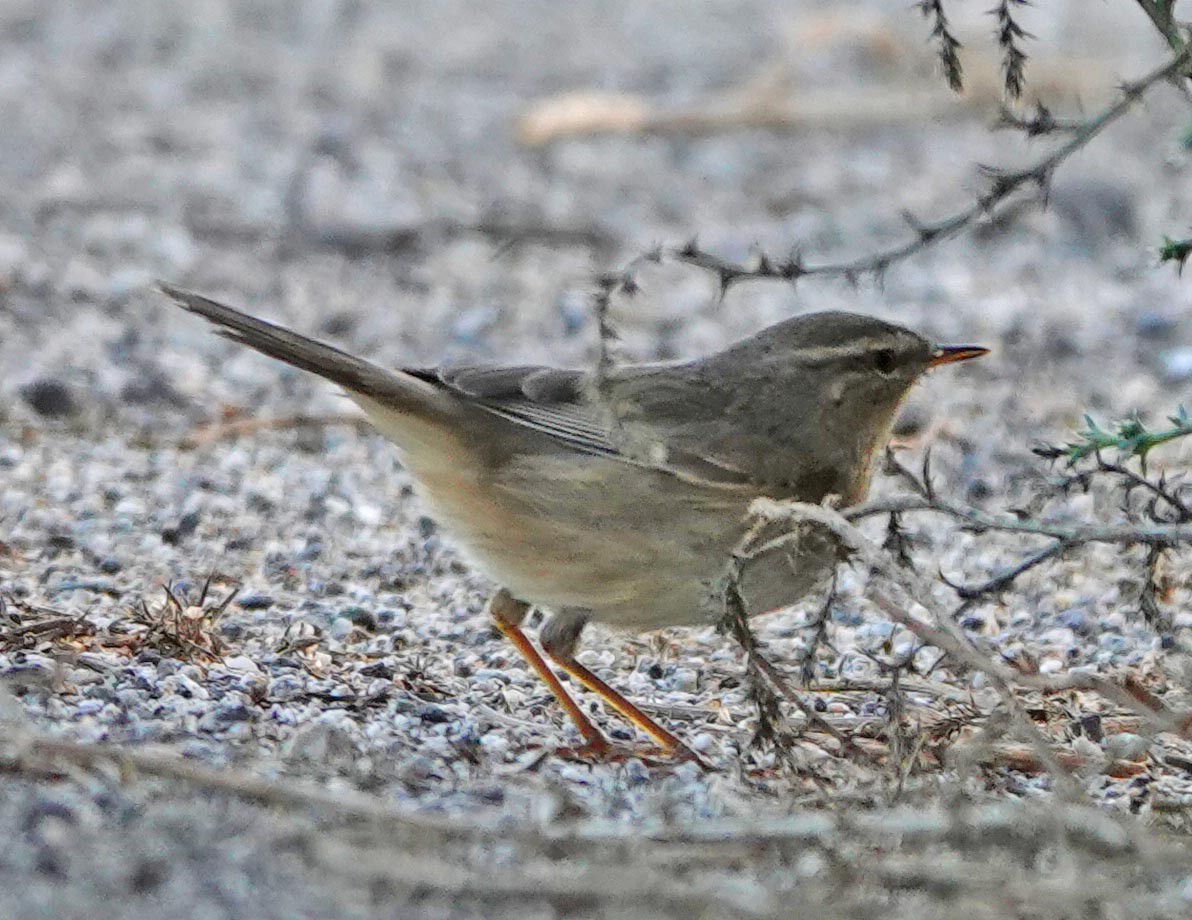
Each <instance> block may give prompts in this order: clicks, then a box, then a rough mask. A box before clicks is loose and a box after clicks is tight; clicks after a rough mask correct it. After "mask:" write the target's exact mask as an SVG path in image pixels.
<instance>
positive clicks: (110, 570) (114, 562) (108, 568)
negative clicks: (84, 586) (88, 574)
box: [99, 556, 124, 575]
mask: <svg viewBox="0 0 1192 920" xmlns="http://www.w3.org/2000/svg"><path fill="white" fill-rule="evenodd" d="M122 568H124V566H123V565H121V564H120V560H119V559H113V558H112V557H111V556H109V557H108V558H107V559H101V560H100V561H99V570H100V571H101V572H103V573H104V574H105V575H115V574H116V573H117V572H119V571H120V570H121V569H122Z"/></svg>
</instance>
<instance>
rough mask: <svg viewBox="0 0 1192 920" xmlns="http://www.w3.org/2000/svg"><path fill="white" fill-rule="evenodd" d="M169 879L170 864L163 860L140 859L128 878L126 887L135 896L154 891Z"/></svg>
mask: <svg viewBox="0 0 1192 920" xmlns="http://www.w3.org/2000/svg"><path fill="white" fill-rule="evenodd" d="M169 877H170V864H169V863H168V862H167V861H166V860H164V859H142V860H139V861H138V862H137V866H136V868H135V869H133V870H132V874H131V875H130V876H129V878H128V887H129V889H130V890H131V891H133V892H134V893H135V894H149V893H151V892H153V891H156V890H157V889H158V888H160V887H161V886H162V884H163V883H164V882H165V881H166V879H168V878H169Z"/></svg>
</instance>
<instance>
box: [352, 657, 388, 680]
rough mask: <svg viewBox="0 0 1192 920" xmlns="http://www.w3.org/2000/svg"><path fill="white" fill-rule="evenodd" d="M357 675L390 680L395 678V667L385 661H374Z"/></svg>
mask: <svg viewBox="0 0 1192 920" xmlns="http://www.w3.org/2000/svg"><path fill="white" fill-rule="evenodd" d="M357 673H359V674H360V675H361V676H362V677H379V678H382V679H384V680H389V679H391V678H392V677H393V673H394V671H393V667H392V666H391V665H389V664H386V663H385V662H384V661H374V662H373V663H372V664H366V665H365V666H364V667H362V668H361V669H360V670H359V671H358V672H357Z"/></svg>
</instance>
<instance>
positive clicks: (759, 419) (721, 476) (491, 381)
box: [159, 283, 988, 763]
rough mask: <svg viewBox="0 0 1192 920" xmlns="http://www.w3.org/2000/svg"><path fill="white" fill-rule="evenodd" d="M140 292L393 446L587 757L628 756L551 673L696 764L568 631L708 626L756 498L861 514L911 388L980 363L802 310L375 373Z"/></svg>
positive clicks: (777, 592)
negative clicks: (658, 342) (598, 354)
mask: <svg viewBox="0 0 1192 920" xmlns="http://www.w3.org/2000/svg"><path fill="white" fill-rule="evenodd" d="M159 286H160V289H161V290H162V292H163V293H164V294H166V295H167V296H168V297H169V298H171V299H172V300H173V301H174V302H175V303H176V304H177V305H178V306H180V307H182V308H183V309H185V310H187V311H189V312H191V313H193V314H197V315H198V316H200V317H202V318H204V319H205V320H207V321H209V322H210V323H212V324H213V325H214V326H215V327H216V331H217V332H218V333H220V334H221V335H223V336H226V337H227V338H229V339H231V340H232V341H235V342H239V343H241V344H244V345H247V346H249V347H250V348H254V349H256V350H257V351H259V352H261V353H262V354H265V355H268V356H269V357H272V358H275V359H277V360H280V361H283V362H285V363H286V364H289V365H292V366H294V367H297V368H300V369H302V370H305V371H309V372H311V373H313V374H316V375H318V376H320V377H322V378H324V379H326V380H328V381H330V382H331V383H334V384H337V385H338V386H339V387H341V388H342V389H343V390H344V391H345V392H346V394H347V396H348V397H349V398H351V399H352V400H353V401H354V402H355V403H356V404H357V405H358V406H359V407H360V408H361V409H362V410H363V412H364V414H365V416H367V418H368V420H369V421H370V422H371V424H372V425H373V426H374V427H375V428H376V429H377V430H378V431H379V432H380V433H381V434H383V435H384V436H385V437H386V438H388V439H389V440H390V441H392V442H393V443H394V444H395V445H396V446H397V449H398V452H399V459H400V460H401V462H402V465H403V466H404V467H405V469H406V470H407V472H408V473H409V475H410V477H411V478H412V480H413V481H414V484H415V489H416V491H417V492H418V493H419V494H420V496H421V498H422V500H423V501H424V502H425V503H426V505H427V508H428V510H429V512H430V514H431V516H432V517H433V518H435V519H436V520H437V521H438V522H439V523H440V524H441V525H443V526H444V528H445V530H446V531H447V532H448V533H449V534H451V535H452V536H453V537H454V538H455V540H456V541H457V542H458V543H459V544H460V545H461V548H462V550H463V551H464V554H465V556H467V557H468V558H470V560H471V561H472V562H473V563H474V564H475V565H476V566H477V567H478V568H479V569H480V570H482V571H483V572H485V573H486V574H487V575H488V576H489V577H490V578H491V579H492V580H493V581H494V582H495V583H496V586H497V587H496V589H495V591H494V592H493V594H492V596H491V598H490V599H489V602H488V604H487V609H488V613H489V615H490V617H491V619H492V622H493V624H494V625H495V626H496V628H497V629H498V630H499V631H500V632H501V633H502V634H503V635H504V636H506V637H507V638H508V639H509V641H510V642H512V644H513V645H514V647H515V648H516V649H517V651H518V652H519V653H520V654H521V655H522V656H523V657H524V659H525V660H526V662H527V663H528V664H529V665H530V667H531V668H532V669H533V670H534V671H535V672H536V673H537V675H538V676H539V677H540V678H541V679H542V680H543V681H544V682H545V683H546V685H547V686H548V687H549V689H550V691H551V692H552V694H553V695H554V696H555V698H556V699H557V700H558V702H559V703H560V705H561V706H562V707H563V709H564V710H565V711H566V713H567V715H568V716H569V717H570V718H571V720H572V722H574V724H575V726H576V728H577V729H578V731H579V734H580V736H581V738H582V743H581V744H580V745H579V746H577V747H572V748H566V747H560V751H567V752H569V753H570V754H572V755H574V756H576V757H578V758H580V759H583V760H588V761H593V762H597V761H602V760H609V759H615V758H618V757H624V756H629V755H630V754H632V749H631V750H630V751H629V752H628V753H627V752H626V750H625V748H624V746H623V745H619V744H617V743H614V742H613V741H612V740H610V739H609V738H608V737H607V736H606V735H605V734H604V732H602V731H601V729H600V728H599V727H598V726H597V725H596V724H595V722H594V721H593V720H592V719H591V718H590V717H589V715H588V714H587V713H586V712H584V710H583V709H581V707H580V706H579V704H578V703H577V702H576V701H575V699H574V697H573V696H572V695H571V693H570V692H569V690H568V689H567V687H566V685H564V683H563V682H562V680H561V679H560V677H559V675H558V674H557V673H556V672H555V670H554V669H553V668H552V667H551V664H550V662H553V663H554V664H555V665H556V666H557V667H558V668H559V670H561V671H562V672H563V673H564V674H566V675H568V676H569V677H570V678H571V679H573V680H574V681H576V682H577V683H578V684H579V685H580V686H581V687H584V688H586V689H587V690H589V691H591V692H593V693H595V694H596V695H597V696H598V697H600V698H601V699H602V700H603V701H604V702H605V703H607V704H608V705H609V706H610V707H611V708H612V709H613V710H615V711H616V712H618V713H619V714H620V715H621V716H622V717H624V718H625V719H626V720H627V721H628V722H629V723H631V724H632V725H634V726H636V727H637V728H638V729H640V730H641V731H642V732H644V733H645V734H646V735H647V736H649V737H650V738H651V739H652V740H653V742H654V743H655V744H656V745H658V748H659V752H660V753H661V754H662V755H664V756H665V757H668V758H672V759H673V760H675V761H676V762H681V761H684V760H694V761H697V762H701V763H702V761H700V759H699V757H698V756H697V755H696V753H695V752H694V751H693V750H692V749H691V748H690V747H689V746H687V745H686V744H685V743H684V742H683V741H682V740H681V739H680V738H679V737H678V736H676V735H675V734H673V733H672V732H671V731H669V730H668V729H667V728H665V727H663V726H662V725H659V724H658V722H657V721H655V720H654V719H652V718H651V717H650V716H648V715H647V714H646V713H644V712H643V711H642V710H641V709H640V708H638V707H637V706H636V705H635V704H634V703H633V702H631V701H630V700H628V699H627V698H626V697H625V696H624V695H623V694H621V693H620V692H618V691H617V690H615V689H614V688H613V687H611V686H610V685H609V684H607V683H606V682H605V681H604V680H603V679H602V678H600V677H599V676H598V675H596V674H595V673H593V672H592V671H591V670H590V669H589V668H587V667H586V666H584V665H583V664H582V663H580V662H579V661H578V659H577V657H576V650H577V648H578V644H579V640H580V637H581V634H582V633H583V630H584V628H585V626H586V625H587V624H589V623H590V622H598V623H602V624H604V625H606V626H610V627H613V628H619V629H623V630H629V631H636V632H642V631H649V630H655V629H660V628H663V627H671V626H699V625H707V624H711V623H716V622H717V621H718V620H719V619H720V617H721V615H722V612H723V602H724V601H723V576H724V573H725V572H726V570H727V566H728V563H729V561H730V557H731V554H732V552H733V550H734V548H735V547H736V546H737V545H738V543H739V542H740V540H741V539H742V537H743V536H744V534H745V533H746V532H747V530H748V528H749V526H750V522H749V508H750V505H751V504H752V503H753V502H754V501H755V500H756V499H758V498H770V499H774V500H797V501H805V502H821V501H824V500H825V499H827V498H828V497H829V496H836V497H837V498H836V500H837V501H838V502H839V504H840V505H841V506H849V505H854V504H856V503H858V502H860V501H862V500H863V499H864V498H865V496H866V494H867V492H868V490H869V485H870V480H871V478H872V475H873V471H874V466H875V460H876V457H877V456H878V454H879V453H880V452H881V450H882V449H883V448H884V447H885V445H886V443H887V441H888V440H889V437H890V432H891V429H892V426H893V423H894V419H895V416H896V414H897V410H898V408H899V406H900V404H901V403H902V401H903V399H904V398H905V397H906V395H907V393H908V392H909V391H910V389H911V387H912V386H913V385H914V383H915V382H916V381H917V380H918V379H920V378H921V377H922V376H923V374H924V373H926V372H927V371H928V370H931V369H933V368H938V367H941V366H943V365H947V364H953V363H957V362H960V361H966V360H969V359H972V358H976V357H979V356H981V355H984V354H986V353H987V352H988V349H986V348H983V347H980V346H976V345H938V344H935V343H933V342H932V341H930V340H929V339H927V338H926V337H924V336H922V335H919V334H918V333H916V332H913V331H911V330H909V329H906V328H903V327H901V326H898V325H895V324H893V323H889V322H886V321H883V320H880V319H877V318H874V317H871V316H866V315H860V314H855V313H847V312H819V313H806V314H801V315H797V316H794V317H792V318H788V319H785V320H782V321H780V322H778V323H776V324H774V325H771V326H769V327H768V328H765V329H762V330H761V331H760V332H757V333H756V334H754V335H752V336H749V337H747V338H745V339H742V340H741V341H738V342H736V343H735V344H732V345H730V346H728V347H727V348H725V349H723V350H722V351H719V352H716V353H714V354H711V355H708V356H705V357H700V358H696V359H691V360H679V361H668V362H652V363H642V364H628V363H627V364H620V365H613V366H612V367H604V368H598V369H594V370H582V369H568V368H556V367H549V366H541V365H488V364H461V365H450V366H442V367H432V368H417V367H415V368H406V369H390V368H385V367H381V366H379V365H377V364H374V363H372V362H369V361H366V360H364V359H363V358H359V357H356V356H354V355H351V354H349V353H347V352H345V351H342V350H340V349H338V348H335V347H333V346H331V345H328V344H324V343H322V342H319V341H316V340H314V339H312V338H309V337H307V336H304V335H301V334H300V333H297V332H294V331H292V330H290V329H287V328H284V327H282V326H279V325H276V324H274V323H271V322H268V321H266V320H263V319H259V318H257V317H255V316H252V315H249V314H248V313H245V312H242V311H240V310H237V309H235V308H233V307H230V306H227V305H225V304H222V303H220V302H217V301H215V300H212V299H210V298H208V297H204V296H202V295H200V294H196V293H192V292H190V291H186V290H183V289H181V288H178V287H174V286H172V285H170V284H166V283H161V284H160V285H159ZM837 562H838V550H837V548H836V546H835V544H834V541H833V540H832V539H831V538H830V536H829V535H826V534H822V533H820V534H816V533H814V532H813V533H809V534H807V535H806V536H804V537H803V538H801V539H800V540H799V542H798V543H797V544H796V545H794V546H791V545H789V544H782V546H781V547H778V548H775V549H774V550H772V551H771V552H769V553H766V554H763V555H762V556H761V557H759V558H756V559H752V560H751V561H750V563H749V566H748V567H747V568H746V569H745V570H744V572H743V573H742V574H741V577H740V593H741V597H742V600H743V602H744V604H745V607H746V612H747V614H748V615H749V616H754V615H757V614H761V613H767V612H772V611H775V610H778V609H781V608H784V607H789V606H792V605H793V604H795V603H797V602H798V601H799V600H801V599H802V598H804V597H806V596H807V595H809V594H810V593H811V592H812V591H814V590H815V588H816V587H817V586H818V585H820V584H822V583H823V582H824V581H825V580H826V579H827V577H828V576H829V575H830V574H831V573H832V572H833V571H834V570H835V566H836V564H837ZM535 608H537V609H539V610H541V611H543V612H544V613H546V614H547V618H546V620H545V622H544V624H543V625H542V627H541V628H540V630H539V634H538V639H539V644H540V645H541V647H542V652H539V650H538V648H537V647H536V646H535V644H534V643H533V642H532V641H531V639H530V638H529V636H528V635H527V634H526V632H525V629H524V625H525V621H526V618H527V615H528V614H529V612H530V611H531V610H532V609H535ZM543 653H545V655H544V654H543ZM548 659H549V661H548Z"/></svg>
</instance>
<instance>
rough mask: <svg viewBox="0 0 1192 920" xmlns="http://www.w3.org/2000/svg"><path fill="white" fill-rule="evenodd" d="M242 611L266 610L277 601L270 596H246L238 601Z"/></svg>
mask: <svg viewBox="0 0 1192 920" xmlns="http://www.w3.org/2000/svg"><path fill="white" fill-rule="evenodd" d="M236 603H237V604H238V605H239V606H240V608H241V609H242V610H266V609H268V608H269V607H272V606H273V605H274V604H275V603H276V601H274V600H273V598H272V597H270V596H269V595H268V594H244V595H241V597H240V599H239V600H237V601H236Z"/></svg>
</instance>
